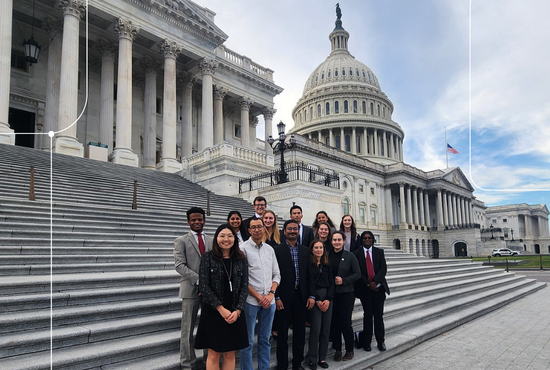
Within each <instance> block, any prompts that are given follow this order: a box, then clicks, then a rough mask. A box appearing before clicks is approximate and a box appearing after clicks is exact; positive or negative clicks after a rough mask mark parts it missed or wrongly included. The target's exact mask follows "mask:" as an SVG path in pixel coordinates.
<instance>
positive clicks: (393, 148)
mask: <svg viewBox="0 0 550 370" xmlns="http://www.w3.org/2000/svg"><path fill="white" fill-rule="evenodd" d="M394 140H395V135H394V134H392V133H390V155H389V157H390V158H392V159H395V144H394Z"/></svg>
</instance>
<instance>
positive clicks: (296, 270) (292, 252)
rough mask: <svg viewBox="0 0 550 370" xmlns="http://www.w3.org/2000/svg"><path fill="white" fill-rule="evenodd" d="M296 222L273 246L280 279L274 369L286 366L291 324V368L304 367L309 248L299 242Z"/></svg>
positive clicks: (286, 229) (284, 228) (285, 228)
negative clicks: (281, 239) (280, 242)
mask: <svg viewBox="0 0 550 370" xmlns="http://www.w3.org/2000/svg"><path fill="white" fill-rule="evenodd" d="M299 230H300V227H299V224H298V223H297V222H296V221H294V220H288V221H287V222H285V224H284V226H283V232H284V235H285V241H284V242H283V243H282V244H279V245H277V246H275V247H274V248H273V249H274V250H275V256H276V257H277V262H278V263H279V270H280V273H281V282H280V284H279V286H278V287H277V290H276V291H275V304H276V305H277V320H276V322H277V369H278V370H286V369H287V368H288V329H289V327H290V325H292V333H293V338H292V369H295V370H298V369H303V367H302V361H303V360H304V345H305V341H306V301H307V297H308V292H307V281H306V280H307V270H308V266H309V249H308V248H306V247H304V246H303V245H300V244H299V243H298V232H299Z"/></svg>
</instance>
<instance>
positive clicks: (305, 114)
mask: <svg viewBox="0 0 550 370" xmlns="http://www.w3.org/2000/svg"><path fill="white" fill-rule="evenodd" d="M304 121H307V109H304Z"/></svg>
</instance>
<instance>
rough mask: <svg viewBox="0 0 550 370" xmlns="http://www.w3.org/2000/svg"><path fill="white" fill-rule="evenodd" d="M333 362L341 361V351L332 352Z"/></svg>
mask: <svg viewBox="0 0 550 370" xmlns="http://www.w3.org/2000/svg"><path fill="white" fill-rule="evenodd" d="M334 361H336V362H339V361H342V351H336V352H334Z"/></svg>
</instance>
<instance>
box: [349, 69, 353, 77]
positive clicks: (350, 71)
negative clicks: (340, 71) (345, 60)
mask: <svg viewBox="0 0 550 370" xmlns="http://www.w3.org/2000/svg"><path fill="white" fill-rule="evenodd" d="M349 76H350V77H353V71H352V70H351V68H350V70H349Z"/></svg>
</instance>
